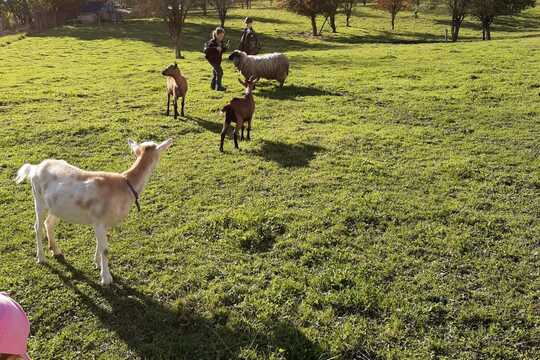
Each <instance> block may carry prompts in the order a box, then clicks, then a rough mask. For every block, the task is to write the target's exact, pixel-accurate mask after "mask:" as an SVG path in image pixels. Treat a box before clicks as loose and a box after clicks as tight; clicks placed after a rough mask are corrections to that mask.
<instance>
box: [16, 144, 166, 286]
mask: <svg viewBox="0 0 540 360" xmlns="http://www.w3.org/2000/svg"><path fill="white" fill-rule="evenodd" d="M128 143H129V145H130V147H131V150H132V151H133V153H134V154H135V156H136V158H137V159H136V160H135V163H134V164H133V165H132V166H131V167H130V168H129V169H128V170H127V171H125V172H123V173H121V174H120V173H111V172H92V171H84V170H81V169H79V168H76V167H75V166H72V165H70V164H68V163H67V162H65V161H63V160H51V159H49V160H44V161H43V162H41V163H40V164H39V165H30V164H24V165H23V166H22V167H21V168H20V169H19V171H18V172H17V178H16V182H17V183H20V182H22V181H24V180H25V179H26V178H28V179H30V182H31V184H32V194H33V196H34V205H35V210H36V222H35V225H34V229H35V231H36V247H37V262H38V263H43V262H45V256H44V254H43V244H42V237H43V230H44V229H45V231H46V233H47V238H48V242H49V249H50V250H51V252H52V253H53V255H54V256H62V252H61V251H60V248H59V247H58V245H57V244H56V242H55V239H54V227H55V225H56V224H57V223H58V221H59V220H60V219H62V220H65V221H67V222H70V223H75V224H88V225H93V227H94V230H95V233H96V240H97V246H96V253H95V258H94V260H95V262H96V265H97V266H98V267H101V284H102V285H108V284H110V283H112V276H111V273H110V271H109V265H108V250H107V247H108V244H107V230H108V229H109V228H111V227H113V226H115V225H117V224H119V223H120V222H121V221H122V220H124V218H125V217H126V216H127V215H128V213H129V209H130V208H131V205H133V203H134V202H135V203H136V205H137V208H139V194H140V193H141V192H142V191H143V189H144V187H145V185H146V183H147V182H148V180H149V178H150V175H151V174H152V171H153V170H154V168H155V167H156V165H157V164H158V162H159V158H160V155H161V153H162V152H164V151H165V150H167V149H168V148H169V147H170V146H171V144H172V140H171V139H169V140H166V141H164V142H162V143H161V144H156V143H154V142H144V143H142V144H137V143H136V142H134V141H132V140H129V141H128Z"/></svg>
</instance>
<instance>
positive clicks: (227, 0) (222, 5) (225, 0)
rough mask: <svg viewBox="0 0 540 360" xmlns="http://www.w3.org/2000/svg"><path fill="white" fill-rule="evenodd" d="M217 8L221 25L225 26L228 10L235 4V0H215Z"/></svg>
mask: <svg viewBox="0 0 540 360" xmlns="http://www.w3.org/2000/svg"><path fill="white" fill-rule="evenodd" d="M213 2H214V5H215V6H216V10H217V12H218V15H219V21H220V23H221V27H223V28H224V27H225V18H226V17H227V11H228V10H229V8H230V7H231V6H232V4H233V0H213Z"/></svg>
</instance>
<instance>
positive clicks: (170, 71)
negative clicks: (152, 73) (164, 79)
mask: <svg viewBox="0 0 540 360" xmlns="http://www.w3.org/2000/svg"><path fill="white" fill-rule="evenodd" d="M178 73H180V69H179V68H178V64H177V63H174V64H171V65H169V66H167V67H166V68H165V70H163V71H162V72H161V75H163V76H173V75H175V74H178Z"/></svg>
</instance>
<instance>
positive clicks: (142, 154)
mask: <svg viewBox="0 0 540 360" xmlns="http://www.w3.org/2000/svg"><path fill="white" fill-rule="evenodd" d="M128 144H129V146H130V147H131V151H133V154H134V155H135V156H136V157H137V158H148V159H149V160H151V161H155V162H157V160H159V157H160V155H161V154H162V153H163V152H164V151H166V150H167V149H168V148H169V147H170V146H171V145H172V139H167V140H165V141H164V142H162V143H160V144H157V143H155V142H153V141H146V142H143V143H140V144H137V143H136V142H135V141H133V140H128Z"/></svg>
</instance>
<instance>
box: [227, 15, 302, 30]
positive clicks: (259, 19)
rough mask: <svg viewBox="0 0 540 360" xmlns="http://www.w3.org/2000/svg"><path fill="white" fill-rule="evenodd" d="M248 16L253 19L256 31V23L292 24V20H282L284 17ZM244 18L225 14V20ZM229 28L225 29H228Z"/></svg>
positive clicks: (243, 17)
mask: <svg viewBox="0 0 540 360" xmlns="http://www.w3.org/2000/svg"><path fill="white" fill-rule="evenodd" d="M249 17H250V18H252V19H253V21H254V26H253V28H255V31H257V29H256V27H257V23H265V24H294V22H293V21H288V20H284V19H280V18H277V17H273V18H268V17H264V16H252V15H250V16H249ZM245 18H246V16H245V15H232V14H231V15H227V21H229V20H244V19H245ZM228 30H229V29H227V31H228Z"/></svg>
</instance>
